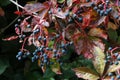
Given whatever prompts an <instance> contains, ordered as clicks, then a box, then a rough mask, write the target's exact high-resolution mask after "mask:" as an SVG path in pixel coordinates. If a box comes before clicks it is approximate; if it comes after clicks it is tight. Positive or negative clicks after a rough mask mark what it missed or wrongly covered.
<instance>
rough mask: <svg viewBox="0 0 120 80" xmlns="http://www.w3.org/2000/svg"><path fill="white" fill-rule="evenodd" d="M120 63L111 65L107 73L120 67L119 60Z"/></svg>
mask: <svg viewBox="0 0 120 80" xmlns="http://www.w3.org/2000/svg"><path fill="white" fill-rule="evenodd" d="M118 63H119V64H118V65H115V64H112V65H110V67H109V68H108V71H107V73H110V72H115V71H117V70H118V69H120V61H118Z"/></svg>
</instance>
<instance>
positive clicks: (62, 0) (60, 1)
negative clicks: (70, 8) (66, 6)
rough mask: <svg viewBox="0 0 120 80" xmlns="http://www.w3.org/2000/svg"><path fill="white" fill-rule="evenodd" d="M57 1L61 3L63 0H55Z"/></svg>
mask: <svg viewBox="0 0 120 80" xmlns="http://www.w3.org/2000/svg"><path fill="white" fill-rule="evenodd" d="M57 2H58V3H63V2H65V0H57Z"/></svg>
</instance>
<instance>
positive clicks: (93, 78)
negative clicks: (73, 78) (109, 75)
mask: <svg viewBox="0 0 120 80" xmlns="http://www.w3.org/2000/svg"><path fill="white" fill-rule="evenodd" d="M73 71H75V73H76V75H77V77H78V78H83V79H88V80H97V79H99V76H98V75H97V74H96V73H95V72H93V71H92V70H91V69H89V68H87V67H79V68H75V69H73Z"/></svg>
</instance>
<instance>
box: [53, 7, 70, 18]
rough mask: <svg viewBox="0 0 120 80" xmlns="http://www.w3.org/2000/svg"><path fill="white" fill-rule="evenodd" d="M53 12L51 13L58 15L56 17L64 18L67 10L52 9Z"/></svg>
mask: <svg viewBox="0 0 120 80" xmlns="http://www.w3.org/2000/svg"><path fill="white" fill-rule="evenodd" d="M53 11H54V12H55V13H53V14H54V15H55V16H56V17H58V18H61V19H65V18H66V14H67V13H68V10H66V11H64V12H63V11H62V10H61V11H58V9H57V10H56V11H55V10H53Z"/></svg>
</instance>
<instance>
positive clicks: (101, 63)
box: [93, 46, 105, 75]
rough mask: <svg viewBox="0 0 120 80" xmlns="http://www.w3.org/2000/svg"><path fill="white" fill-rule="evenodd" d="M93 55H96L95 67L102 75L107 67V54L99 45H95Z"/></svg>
mask: <svg viewBox="0 0 120 80" xmlns="http://www.w3.org/2000/svg"><path fill="white" fill-rule="evenodd" d="M93 55H94V60H93V64H94V67H95V69H96V71H97V72H98V73H99V74H100V75H102V74H103V72H104V68H105V54H104V53H103V50H102V49H100V48H99V47H97V46H94V48H93Z"/></svg>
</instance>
